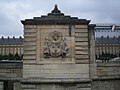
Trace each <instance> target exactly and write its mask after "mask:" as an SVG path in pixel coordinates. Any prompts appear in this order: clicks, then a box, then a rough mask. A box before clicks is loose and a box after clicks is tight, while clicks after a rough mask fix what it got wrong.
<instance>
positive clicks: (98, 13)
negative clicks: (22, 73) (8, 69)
mask: <svg viewBox="0 0 120 90" xmlns="http://www.w3.org/2000/svg"><path fill="white" fill-rule="evenodd" d="M56 3H57V4H58V6H59V8H60V10H61V11H62V12H63V13H65V14H67V15H71V16H77V17H79V18H85V19H91V21H92V23H99V22H100V23H104V22H105V23H120V20H119V17H120V12H119V5H120V0H71V1H70V0H56V1H55V0H53V1H52V0H0V20H1V21H0V35H5V36H9V35H10V36H13V35H16V36H17V35H22V34H23V27H22V24H21V23H20V20H21V19H26V18H32V17H35V16H41V15H46V14H47V13H49V12H50V11H51V10H52V9H53V6H54V4H56Z"/></svg>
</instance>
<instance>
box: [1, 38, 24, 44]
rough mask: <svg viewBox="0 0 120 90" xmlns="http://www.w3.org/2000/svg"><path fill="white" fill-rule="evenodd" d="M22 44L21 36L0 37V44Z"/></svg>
mask: <svg viewBox="0 0 120 90" xmlns="http://www.w3.org/2000/svg"><path fill="white" fill-rule="evenodd" d="M8 44H9V45H16V44H18V45H23V38H22V37H20V38H14V37H13V38H9V37H8V38H3V37H2V38H0V45H8Z"/></svg>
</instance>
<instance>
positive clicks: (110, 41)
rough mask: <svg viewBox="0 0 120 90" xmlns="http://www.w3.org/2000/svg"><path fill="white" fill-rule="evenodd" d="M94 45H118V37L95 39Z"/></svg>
mask: <svg viewBox="0 0 120 90" xmlns="http://www.w3.org/2000/svg"><path fill="white" fill-rule="evenodd" d="M95 42H96V44H120V36H119V37H103V36H102V37H96V40H95Z"/></svg>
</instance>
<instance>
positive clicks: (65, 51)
mask: <svg viewBox="0 0 120 90" xmlns="http://www.w3.org/2000/svg"><path fill="white" fill-rule="evenodd" d="M21 22H22V24H23V25H24V43H23V45H24V53H23V54H24V55H23V79H22V80H21V83H22V90H91V78H90V77H91V75H93V74H91V69H90V67H91V63H92V62H94V32H93V30H94V26H95V25H91V24H89V23H90V20H86V19H78V18H77V17H71V16H66V15H64V13H61V11H60V10H59V9H58V7H57V5H55V7H54V9H53V10H52V11H51V13H48V14H47V16H41V17H34V18H33V19H25V20H22V21H21Z"/></svg>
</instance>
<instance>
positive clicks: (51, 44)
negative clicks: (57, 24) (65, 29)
mask: <svg viewBox="0 0 120 90" xmlns="http://www.w3.org/2000/svg"><path fill="white" fill-rule="evenodd" d="M68 53H69V48H68V45H67V43H66V38H65V37H63V35H62V33H61V32H58V31H53V32H51V33H50V34H49V35H48V37H46V38H45V42H44V46H43V56H44V58H66V57H68Z"/></svg>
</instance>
